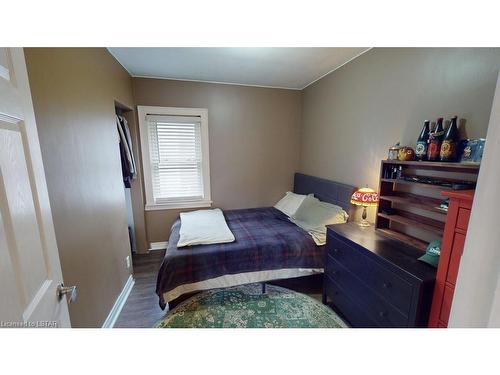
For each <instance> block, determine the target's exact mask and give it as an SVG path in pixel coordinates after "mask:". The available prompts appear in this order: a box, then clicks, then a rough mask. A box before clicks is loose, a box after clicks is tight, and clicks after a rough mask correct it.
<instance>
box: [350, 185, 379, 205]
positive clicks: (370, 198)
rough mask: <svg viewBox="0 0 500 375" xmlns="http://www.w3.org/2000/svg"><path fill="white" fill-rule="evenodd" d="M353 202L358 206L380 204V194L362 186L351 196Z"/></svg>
mask: <svg viewBox="0 0 500 375" xmlns="http://www.w3.org/2000/svg"><path fill="white" fill-rule="evenodd" d="M351 204H355V205H356V206H365V207H371V206H376V205H377V204H378V194H377V193H376V192H375V190H373V189H370V188H367V187H366V188H361V189H358V190H357V191H355V192H354V193H353V194H352V196H351Z"/></svg>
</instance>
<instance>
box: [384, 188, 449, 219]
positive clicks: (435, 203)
mask: <svg viewBox="0 0 500 375" xmlns="http://www.w3.org/2000/svg"><path fill="white" fill-rule="evenodd" d="M395 193H396V194H397V195H396V194H395V195H381V196H380V199H381V200H384V201H389V202H393V203H398V204H406V205H408V206H412V207H415V208H419V209H421V210H425V211H430V212H436V213H439V214H443V215H446V211H443V210H440V209H439V208H436V207H439V205H440V204H441V200H440V199H436V198H431V197H426V196H423V195H417V194H411V193H405V192H395Z"/></svg>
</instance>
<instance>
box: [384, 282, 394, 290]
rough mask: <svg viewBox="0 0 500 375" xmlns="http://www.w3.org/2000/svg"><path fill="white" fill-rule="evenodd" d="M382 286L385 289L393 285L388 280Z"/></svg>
mask: <svg viewBox="0 0 500 375" xmlns="http://www.w3.org/2000/svg"><path fill="white" fill-rule="evenodd" d="M382 286H383V287H384V288H385V289H389V288H390V287H391V286H392V285H391V283H390V282H386V283H383V284H382Z"/></svg>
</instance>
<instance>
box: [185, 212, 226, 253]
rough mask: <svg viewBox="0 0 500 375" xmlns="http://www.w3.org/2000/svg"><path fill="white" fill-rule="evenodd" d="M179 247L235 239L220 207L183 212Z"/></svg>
mask: <svg viewBox="0 0 500 375" xmlns="http://www.w3.org/2000/svg"><path fill="white" fill-rule="evenodd" d="M180 216H181V229H180V231H179V241H178V242H177V247H183V246H192V245H208V244H214V243H227V242H233V241H234V240H235V238H234V235H233V233H232V232H231V230H230V229H229V227H228V226H227V223H226V218H225V217H224V214H223V213H222V211H221V210H220V209H219V208H216V209H213V210H198V211H191V212H181V214H180Z"/></svg>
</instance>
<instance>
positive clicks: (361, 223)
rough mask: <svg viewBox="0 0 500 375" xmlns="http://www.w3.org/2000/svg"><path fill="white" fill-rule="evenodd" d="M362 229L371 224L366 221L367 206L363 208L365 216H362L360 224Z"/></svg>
mask: <svg viewBox="0 0 500 375" xmlns="http://www.w3.org/2000/svg"><path fill="white" fill-rule="evenodd" d="M358 225H359V226H360V227H369V226H370V223H369V222H368V220H366V206H363V214H362V215H361V221H360V222H359V223H358Z"/></svg>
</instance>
